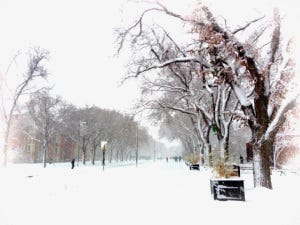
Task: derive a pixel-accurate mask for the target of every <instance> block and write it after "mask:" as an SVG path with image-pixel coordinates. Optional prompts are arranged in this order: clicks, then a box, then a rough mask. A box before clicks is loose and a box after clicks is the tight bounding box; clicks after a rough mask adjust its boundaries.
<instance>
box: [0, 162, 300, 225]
mask: <svg viewBox="0 0 300 225" xmlns="http://www.w3.org/2000/svg"><path fill="white" fill-rule="evenodd" d="M70 166H71V164H55V165H54V164H51V165H48V167H47V168H46V169H43V168H42V165H41V164H36V165H30V164H22V165H9V166H8V168H6V169H3V168H1V170H0V179H1V185H0V225H48V224H49V225H50V224H51V225H54V224H55V225H60V224H62V225H67V224H68V225H69V224H70V225H72V224H76V225H77V224H84V225H93V224H103V225H109V224H118V225H123V224H128V225H136V224H139V225H146V224H151V225H160V224H164V225H167V224H182V225H189V224H191V225H192V224H193V225H194V224H201V225H204V224H209V225H215V224H218V225H227V224H228V225H229V224H230V225H234V224H243V225H244V224H245V225H246V224H249V225H250V224H251V225H258V224H271V225H300V206H299V204H300V201H299V200H300V196H299V192H300V176H299V175H297V174H295V173H286V175H280V174H279V173H277V172H273V175H272V178H273V186H274V190H267V189H263V188H260V189H254V188H253V182H252V174H251V173H249V172H248V173H245V172H242V174H241V176H242V178H243V179H244V180H245V189H246V190H245V196H246V201H245V202H240V201H214V200H213V199H212V196H211V194H210V186H209V179H210V173H209V171H204V170H202V171H200V172H199V171H190V170H188V168H187V167H186V165H184V163H176V162H172V161H169V162H168V163H166V162H165V161H157V162H155V163H153V162H147V163H146V162H143V163H142V164H141V165H139V167H138V168H136V167H135V166H134V165H123V166H120V167H117V166H111V167H108V168H106V169H105V171H104V172H103V171H102V168H101V167H99V166H85V167H83V166H79V167H75V169H74V170H71V168H70Z"/></svg>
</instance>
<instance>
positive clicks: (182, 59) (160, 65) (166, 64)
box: [126, 57, 210, 78]
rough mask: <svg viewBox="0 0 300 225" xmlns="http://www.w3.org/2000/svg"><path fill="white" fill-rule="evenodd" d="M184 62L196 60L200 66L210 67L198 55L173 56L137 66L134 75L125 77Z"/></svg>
mask: <svg viewBox="0 0 300 225" xmlns="http://www.w3.org/2000/svg"><path fill="white" fill-rule="evenodd" d="M185 62H196V63H199V64H201V65H202V66H204V67H206V68H210V67H209V65H208V64H207V63H206V62H204V61H203V60H201V59H200V58H198V57H178V58H175V59H170V60H167V61H165V62H163V63H160V64H156V65H152V66H149V67H147V68H145V69H141V68H140V67H139V68H138V70H137V71H136V74H135V75H133V76H127V77H126V78H130V77H138V76H139V75H140V74H142V73H145V72H147V71H150V70H153V69H161V68H164V67H167V66H169V65H171V64H175V63H185Z"/></svg>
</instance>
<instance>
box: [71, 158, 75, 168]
mask: <svg viewBox="0 0 300 225" xmlns="http://www.w3.org/2000/svg"><path fill="white" fill-rule="evenodd" d="M71 164H72V167H71V169H74V167H75V159H72V161H71Z"/></svg>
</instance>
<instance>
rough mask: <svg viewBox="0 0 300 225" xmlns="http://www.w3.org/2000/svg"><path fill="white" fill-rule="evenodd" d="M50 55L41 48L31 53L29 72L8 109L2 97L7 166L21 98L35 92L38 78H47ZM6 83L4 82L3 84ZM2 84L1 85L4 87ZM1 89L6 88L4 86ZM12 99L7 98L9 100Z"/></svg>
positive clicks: (4, 149) (4, 153)
mask: <svg viewBox="0 0 300 225" xmlns="http://www.w3.org/2000/svg"><path fill="white" fill-rule="evenodd" d="M48 55H49V53H48V52H47V51H45V50H42V49H40V48H35V49H32V51H30V52H29V60H28V64H27V71H26V72H25V73H24V74H23V76H22V81H21V82H20V83H19V84H18V85H17V86H16V88H15V89H14V90H13V92H12V93H13V94H12V98H11V99H12V100H11V103H10V104H9V106H8V108H7V107H5V103H4V101H3V95H2V96H1V97H2V104H1V111H2V114H3V117H4V122H5V128H4V130H5V131H4V147H3V164H4V166H6V165H7V151H8V140H9V136H10V129H11V124H12V120H13V115H14V113H15V111H16V108H17V106H18V103H19V99H20V97H21V96H22V95H23V94H24V93H28V92H33V91H34V90H33V89H32V88H33V87H32V84H33V82H34V81H35V80H36V79H38V78H46V77H47V75H48V72H47V70H46V68H45V66H44V62H45V61H46V60H47V59H48ZM3 83H4V82H3ZM3 83H2V82H1V85H3ZM1 88H4V87H3V86H2V87H1ZM8 99H10V98H7V100H8Z"/></svg>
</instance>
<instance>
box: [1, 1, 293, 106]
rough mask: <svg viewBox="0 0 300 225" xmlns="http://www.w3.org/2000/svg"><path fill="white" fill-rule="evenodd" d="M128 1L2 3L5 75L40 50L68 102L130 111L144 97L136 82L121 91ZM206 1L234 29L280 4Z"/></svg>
mask: <svg viewBox="0 0 300 225" xmlns="http://www.w3.org/2000/svg"><path fill="white" fill-rule="evenodd" d="M126 2H127V1H126V0H111V1H100V0H77V1H76V0H26V1H23V0H0V29H1V36H0V59H1V61H0V71H1V72H2V73H3V71H4V70H5V68H6V66H7V65H8V63H9V60H11V58H12V57H13V55H14V54H15V52H17V51H18V50H20V49H21V50H26V49H27V48H28V47H29V46H40V47H42V48H45V49H47V50H49V51H50V53H51V60H50V63H49V71H50V72H51V76H50V81H51V82H53V83H55V91H56V92H57V93H58V94H59V95H61V96H63V97H64V98H65V99H66V100H67V101H69V102H72V103H74V104H76V105H85V104H88V105H92V104H95V105H98V106H100V107H104V108H115V109H118V110H124V109H126V108H128V107H129V106H130V104H131V103H132V100H133V99H134V98H135V96H137V95H138V93H139V92H138V90H137V88H136V86H135V85H134V81H133V82H130V83H127V84H125V86H123V87H119V86H118V82H119V81H120V79H121V77H122V76H123V75H124V72H125V69H124V67H123V64H124V62H122V61H121V60H120V59H116V58H114V57H113V54H114V49H113V41H114V37H113V32H112V29H113V28H114V27H116V26H118V24H119V22H120V21H121V18H122V17H123V18H125V19H126V18H133V17H134V16H135V15H134V14H135V11H134V10H132V9H131V11H126V10H125V11H124V14H123V15H122V14H121V12H122V11H123V9H126V7H125V6H126V5H127V4H126ZM168 2H172V4H171V5H172V6H170V7H171V8H174V9H177V10H182V9H183V6H186V7H187V6H189V5H190V2H193V1H191V0H189V1H179V0H178V1H175V0H173V1H168ZM206 2H208V4H209V5H210V6H211V7H213V8H215V9H216V10H217V11H219V12H220V13H222V14H223V15H224V16H225V17H226V18H228V23H229V24H230V23H235V24H238V23H240V22H241V23H242V22H243V20H245V19H247V18H249V19H251V18H253V17H254V16H256V15H258V14H260V13H261V12H264V11H270V5H271V3H274V2H276V1H261V0H260V1H257V0H255V1H251V2H250V1H245V2H243V3H242V5H241V1H235V0H230V1H222V0H211V1H206ZM285 2H286V3H285V5H286V6H288V3H287V2H288V1H285ZM257 3H259V4H257ZM137 7H138V5H137ZM128 12H129V13H128ZM252 15H253V16H252ZM242 24H243V23H242Z"/></svg>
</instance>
